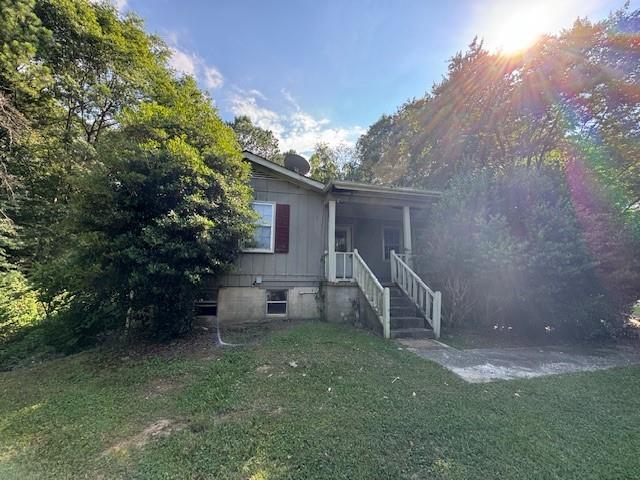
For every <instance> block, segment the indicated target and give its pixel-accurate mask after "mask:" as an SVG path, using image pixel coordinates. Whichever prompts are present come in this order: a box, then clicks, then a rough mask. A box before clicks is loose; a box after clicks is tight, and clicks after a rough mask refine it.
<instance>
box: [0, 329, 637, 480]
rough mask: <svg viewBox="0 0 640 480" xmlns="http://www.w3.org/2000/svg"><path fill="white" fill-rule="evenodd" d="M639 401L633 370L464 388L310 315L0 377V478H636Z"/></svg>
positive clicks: (384, 345)
mask: <svg viewBox="0 0 640 480" xmlns="http://www.w3.org/2000/svg"><path fill="white" fill-rule="evenodd" d="M639 398H640V369H639V368H624V369H617V370H610V371H601V372H596V373H588V374H587V373H585V374H572V375H563V376H555V377H547V378H542V379H534V380H522V381H510V382H498V383H492V384H484V385H478V384H475V385H469V384H466V383H464V382H463V381H462V380H460V379H458V378H457V377H456V376H454V375H453V374H451V373H449V372H448V371H446V370H444V369H442V368H440V367H439V366H437V365H436V364H433V363H430V362H427V361H424V360H421V359H419V358H417V357H416V356H414V355H413V354H411V353H409V352H407V351H404V350H399V349H398V346H397V345H396V344H395V343H392V342H385V341H383V340H381V339H379V338H376V337H373V336H371V335H369V334H367V333H364V332H358V331H354V330H352V329H350V328H347V327H339V326H332V325H327V324H301V325H297V326H294V327H292V328H290V329H281V330H278V331H275V332H273V333H269V334H265V336H264V338H263V339H262V340H261V341H260V342H259V343H257V344H255V345H253V346H250V347H243V348H235V349H227V350H224V351H223V352H220V351H218V350H215V349H213V348H210V347H206V346H203V344H202V342H200V343H198V344H196V346H194V347H193V348H185V344H184V343H179V344H177V345H174V346H173V347H170V348H169V349H168V351H159V352H157V353H156V354H145V355H136V354H132V353H129V354H123V353H117V352H105V351H102V352H96V351H92V352H85V353H82V354H79V355H75V356H72V357H67V358H63V359H58V360H53V361H51V362H48V363H46V364H41V365H38V366H34V367H31V368H25V369H18V370H14V371H11V372H3V373H0V478H2V479H14V478H15V479H21V480H22V479H29V478H55V479H60V478H101V479H107V478H132V479H137V478H149V479H159V478H212V479H213V478H215V479H224V478H240V479H247V478H251V479H271V478H295V479H302V478H308V479H321V478H327V479H329V478H330V479H335V478H344V479H353V478H366V479H372V478H406V479H423V478H425V479H431V478H435V479H453V478H459V479H473V478H477V479H491V478H500V479H510V478H521V479H534V478H535V479H546V478H549V479H551V478H558V479H573V478H575V479H592V478H605V479H630V478H640V456H639V455H638V452H639V451H640V435H639V434H638V432H639V430H640V428H639V427H640V409H639V408H638V399H639ZM154 433H155V435H154Z"/></svg>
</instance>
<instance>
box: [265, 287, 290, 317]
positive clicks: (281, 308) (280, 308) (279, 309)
mask: <svg viewBox="0 0 640 480" xmlns="http://www.w3.org/2000/svg"><path fill="white" fill-rule="evenodd" d="M287 294H288V291H287V290H267V315H286V314H287V297H288V295H287Z"/></svg>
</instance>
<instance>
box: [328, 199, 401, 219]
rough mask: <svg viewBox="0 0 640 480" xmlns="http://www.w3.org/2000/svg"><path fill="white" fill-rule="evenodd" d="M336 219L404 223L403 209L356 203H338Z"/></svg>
mask: <svg viewBox="0 0 640 480" xmlns="http://www.w3.org/2000/svg"><path fill="white" fill-rule="evenodd" d="M336 218H337V219H341V218H356V219H357V218H368V219H375V220H387V221H390V220H392V221H398V222H400V221H402V207H400V206H392V205H384V204H377V205H372V204H370V203H359V202H354V201H348V202H338V204H337V205H336Z"/></svg>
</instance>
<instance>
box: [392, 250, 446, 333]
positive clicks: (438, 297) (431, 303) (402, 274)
mask: <svg viewBox="0 0 640 480" xmlns="http://www.w3.org/2000/svg"><path fill="white" fill-rule="evenodd" d="M391 281H392V282H394V283H395V284H397V285H398V286H399V287H400V290H402V291H403V292H404V293H405V294H406V295H407V296H408V297H409V298H410V299H411V300H412V301H413V303H414V304H415V305H416V307H418V310H420V312H421V313H422V315H424V318H426V319H427V322H429V325H431V328H432V329H433V335H434V337H436V338H440V311H441V309H442V294H441V293H440V292H434V291H433V290H431V289H430V288H429V287H427V285H426V284H425V283H424V282H423V281H422V279H421V278H420V277H419V276H418V275H417V274H416V273H415V272H414V271H413V270H411V268H410V267H409V265H407V263H406V262H405V261H404V260H403V259H402V258H401V257H400V256H399V255H397V254H396V252H394V251H393V250H391Z"/></svg>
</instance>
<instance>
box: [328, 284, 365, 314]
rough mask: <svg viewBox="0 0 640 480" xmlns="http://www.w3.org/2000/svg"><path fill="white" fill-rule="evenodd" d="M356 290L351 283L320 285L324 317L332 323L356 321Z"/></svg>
mask: <svg viewBox="0 0 640 480" xmlns="http://www.w3.org/2000/svg"><path fill="white" fill-rule="evenodd" d="M358 291H359V290H358V287H357V286H356V285H354V284H352V283H337V284H334V283H325V284H324V285H323V286H322V292H323V296H324V315H323V317H324V319H325V320H326V321H328V322H333V323H356V322H357V320H358V313H357V312H358Z"/></svg>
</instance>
